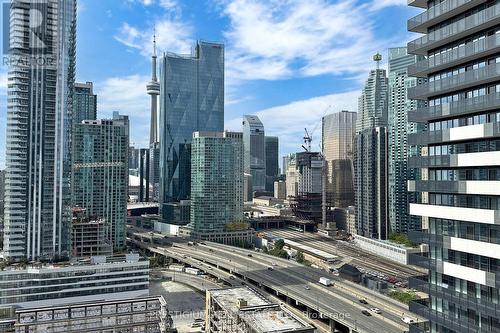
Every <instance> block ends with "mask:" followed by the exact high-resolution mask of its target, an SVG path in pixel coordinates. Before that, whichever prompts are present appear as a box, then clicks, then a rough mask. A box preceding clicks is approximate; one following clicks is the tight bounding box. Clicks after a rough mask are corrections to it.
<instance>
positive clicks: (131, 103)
mask: <svg viewBox="0 0 500 333" xmlns="http://www.w3.org/2000/svg"><path fill="white" fill-rule="evenodd" d="M150 80H151V79H150V78H148V76H146V75H130V76H125V77H111V78H108V79H106V80H105V81H103V82H100V83H98V84H97V85H96V90H97V95H98V98H99V100H98V103H99V104H98V108H99V112H101V111H103V112H104V113H106V115H109V114H111V112H112V111H120V112H123V113H125V114H128V115H130V116H134V117H144V116H149V108H150V106H149V97H148V95H147V94H146V84H147V83H148V82H149V81H150Z"/></svg>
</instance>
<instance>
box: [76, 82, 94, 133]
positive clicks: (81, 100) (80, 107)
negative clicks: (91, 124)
mask: <svg viewBox="0 0 500 333" xmlns="http://www.w3.org/2000/svg"><path fill="white" fill-rule="evenodd" d="M95 119H97V95H95V94H94V87H93V83H92V82H87V83H78V82H76V83H75V93H74V95H73V123H74V124H78V123H81V122H82V120H95Z"/></svg>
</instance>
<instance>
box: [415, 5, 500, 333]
mask: <svg viewBox="0 0 500 333" xmlns="http://www.w3.org/2000/svg"><path fill="white" fill-rule="evenodd" d="M409 4H410V5H412V6H416V7H420V8H422V9H423V10H424V11H423V12H422V13H420V14H419V15H417V16H415V17H413V18H411V19H410V20H409V21H408V28H409V30H410V31H413V32H417V33H419V34H423V35H422V36H418V38H416V39H415V40H413V41H411V42H409V43H408V46H407V47H408V53H410V54H415V55H419V56H424V57H425V58H423V59H421V60H420V61H418V62H417V63H416V64H414V65H412V66H410V67H409V69H408V74H409V75H410V76H414V77H418V78H422V79H427V82H425V83H422V84H420V85H417V86H415V87H413V88H411V89H409V90H408V97H409V98H411V99H415V100H418V101H423V102H427V104H423V105H419V106H418V108H417V110H416V111H412V112H410V113H409V115H408V119H409V121H412V122H418V123H420V124H422V125H425V126H422V127H423V128H422V129H421V130H419V131H418V132H417V133H415V134H410V135H409V137H408V140H409V141H410V140H411V141H413V142H415V143H417V144H418V145H419V148H420V155H419V156H415V157H410V159H409V164H410V167H415V168H419V169H420V174H419V177H418V178H417V180H415V181H410V182H409V186H408V188H409V190H410V191H411V192H413V193H415V194H416V197H417V201H416V202H412V203H411V204H410V214H411V215H413V216H415V217H417V218H419V219H421V222H422V231H413V232H410V238H411V239H412V240H413V241H416V242H419V243H424V244H427V245H428V253H426V254H425V255H414V256H412V258H411V260H410V263H412V264H417V265H419V266H421V267H423V268H425V269H427V270H428V274H427V275H425V276H419V277H415V278H412V279H410V281H409V286H410V287H411V288H415V289H418V290H420V291H423V292H424V293H425V294H427V295H428V298H427V299H423V300H418V301H414V302H411V303H410V310H411V311H412V312H415V313H417V314H418V315H421V316H423V317H424V318H427V319H428V320H429V325H428V326H427V327H426V326H425V325H418V326H417V327H415V328H412V329H411V330H410V331H414V332H422V331H425V332H431V333H434V332H436V333H437V332H439V333H454V332H500V305H499V304H500V48H499V46H500V0H490V1H421V0H412V1H409Z"/></svg>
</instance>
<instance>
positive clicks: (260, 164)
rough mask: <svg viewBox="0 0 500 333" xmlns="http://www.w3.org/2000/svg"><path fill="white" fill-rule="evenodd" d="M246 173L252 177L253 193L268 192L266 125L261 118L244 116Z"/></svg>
mask: <svg viewBox="0 0 500 333" xmlns="http://www.w3.org/2000/svg"><path fill="white" fill-rule="evenodd" d="M243 145H244V149H245V173H248V174H251V175H252V189H253V191H265V190H266V142H265V133H264V125H262V122H261V121H260V119H259V117H257V116H252V115H244V116H243Z"/></svg>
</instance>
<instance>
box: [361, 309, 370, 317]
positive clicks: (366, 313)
mask: <svg viewBox="0 0 500 333" xmlns="http://www.w3.org/2000/svg"><path fill="white" fill-rule="evenodd" d="M361 313H362V314H364V315H365V316H367V317H371V316H372V314H371V313H370V312H368V311H367V310H363V311H361Z"/></svg>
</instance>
